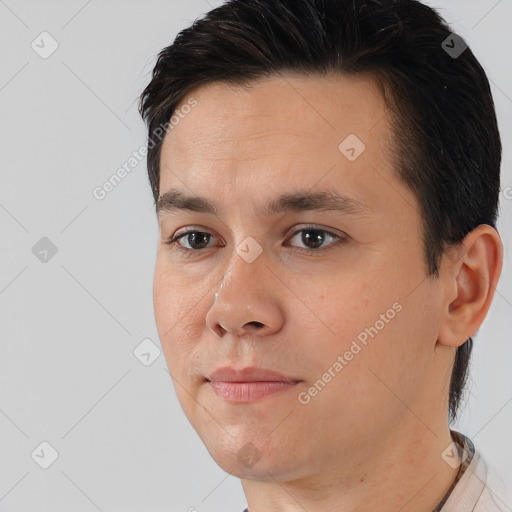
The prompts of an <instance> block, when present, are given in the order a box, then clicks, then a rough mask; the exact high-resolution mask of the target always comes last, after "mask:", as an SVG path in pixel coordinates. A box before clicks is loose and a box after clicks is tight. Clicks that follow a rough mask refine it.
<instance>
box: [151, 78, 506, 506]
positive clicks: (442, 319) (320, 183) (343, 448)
mask: <svg viewBox="0 0 512 512" xmlns="http://www.w3.org/2000/svg"><path fill="white" fill-rule="evenodd" d="M190 97H193V98H195V99H196V100H197V106H195V107H194V108H193V109H192V110H191V112H190V113H189V114H187V115H186V116H184V117H183V119H181V120H180V122H179V124H178V125H177V126H175V127H174V128H173V129H172V130H171V131H170V132H169V133H168V134H167V135H166V137H165V139H164V142H163V147H162V154H161V173H160V174H161V177H160V193H161V194H162V193H164V192H166V191H168V190H169V189H171V188H175V189H178V190H180V191H181V192H183V193H184V194H187V195H199V196H204V197H206V198H208V199H210V201H212V202H215V204H216V205H217V207H218V209H219V212H218V215H211V214H205V213H196V212H190V211H167V212H161V214H160V215H159V217H158V218H159V227H160V239H159V243H158V252H157V259H156V268H155V276H154V308H155V319H156V323H157V329H158V333H159V336H160V340H161V344H162V347H163V351H164V354H165V357H166V360H167V365H168V368H169V371H170V374H171V376H172V378H173V382H174V386H175V389H176V393H177V396H178V399H179V401H180V404H181V406H182V408H183V410H184V412H185V414H186V416H187V418H188V420H189V421H190V423H191V424H192V426H193V428H194V429H195V430H196V431H197V433H198V435H199V436H200V437H201V439H202V440H203V442H204V443H205V445H206V448H207V449H208V451H209V453H210V454H211V456H212V457H213V458H214V460H215V461H216V462H217V463H218V464H219V465H220V466H221V467H222V468H223V469H224V470H225V471H227V472H229V473H231V474H233V475H235V476H237V477H239V478H241V479H242V485H243V488H244V492H245V494H246V497H247V501H248V505H249V509H250V512H262V511H264V510H266V511H292V510H293V511H295V510H301V511H302V510H304V509H306V510H308V511H309V512H313V511H320V510H322V511H327V510H340V504H343V510H344V511H345V510H346V511H356V510H371V509H378V510H380V511H388V510H389V511H393V512H395V511H397V510H401V512H404V511H412V510H414V511H423V510H424V511H431V510H432V509H433V508H434V507H435V506H436V505H437V504H438V502H439V501H440V500H441V499H442V497H443V496H444V494H445V493H446V492H447V490H448V489H449V487H450V485H451V483H452V481H453V480H454V478H455V475H456V472H457V471H456V470H455V469H453V468H451V467H450V466H449V465H448V464H446V462H445V461H444V460H443V458H442V457H441V453H442V452H443V450H444V449H445V448H446V447H447V446H448V445H449V444H450V443H451V442H452V440H451V437H450V432H449V426H448V403H447V398H448V390H449V378H450V372H451V368H452V364H453V359H454V355H455V349H456V347H457V346H459V345H460V344H462V343H463V342H464V341H465V340H466V339H467V337H468V336H470V335H473V334H474V333H475V332H476V331H477V330H478V328H479V326H480V325H481V323H482V322H483V320H484V318H485V315H486V313H487V311H488V308H489V306H490V304H491V301H492V297H493V293H494V289H495V286H496V283H497V280H498V277H499V273H500V271H501V265H502V245H501V241H500V238H499V235H498V234H497V232H496V231H495V230H494V229H492V228H491V227H490V226H485V225H482V226H479V227H478V228H477V229H476V230H474V231H473V232H471V233H470V234H469V235H468V237H467V238H466V239H465V241H464V244H463V245H462V246H461V247H459V248H457V249H453V250H451V251H450V252H449V253H448V254H446V255H445V257H444V259H443V261H442V263H441V266H440V277H439V279H434V278H430V277H427V276H426V265H425V260H424V253H423V245H422V238H421V223H420V220H421V217H420V209H419V204H418V202H417V200H416V198H415V196H414V195H413V193H412V192H411V191H410V190H409V189H407V188H406V187H405V185H403V184H401V183H400V182H399V181H398V179H397V178H396V177H395V175H394V173H393V169H392V167H391V164H390V163H389V162H390V151H391V146H390V141H391V137H392V127H391V125H390V122H389V118H388V115H387V113H386V110H385V105H384V101H383V98H382V96H381V94H380V92H379V89H378V88H377V86H376V85H375V84H374V82H373V81H372V80H371V79H370V78H368V77H363V76H359V77H340V76H336V77H333V76H324V77H305V76H300V75H297V74H286V75H279V76H277V75H276V76H273V77H271V78H267V79H264V80H259V81H257V82H253V83H252V84H251V85H250V86H249V87H247V86H241V85H236V86H235V85H228V84H224V83H215V84H210V85H207V86H201V87H199V88H198V89H196V90H195V91H192V92H191V93H190V94H189V95H188V96H187V97H186V98H184V100H183V102H182V104H184V103H186V102H187V100H188V99H190ZM349 134H356V135H357V137H358V138H359V139H360V140H361V141H363V142H364V144H365V150H364V151H363V152H362V153H361V154H360V155H359V156H358V158H356V159H355V160H354V161H350V160H349V159H348V158H346V157H345V156H344V154H342V152H341V151H340V150H339V149H338V146H339V144H340V143H341V142H342V141H343V140H344V139H345V138H346V137H347V136H348V135H349ZM321 190H322V191H323V190H334V191H336V192H338V193H340V194H345V195H347V196H350V197H352V198H355V199H357V200H358V201H361V202H363V203H364V204H366V205H367V206H368V207H369V209H370V210H369V211H368V212H367V213H365V214H363V215H359V216H355V215H342V214H339V213H336V212H332V211H304V212H295V213H294V212H292V213H286V214H282V215H279V216H276V217H265V216H263V215H261V214H259V213H258V212H259V210H260V209H261V208H262V206H263V205H264V204H265V203H266V202H267V201H268V200H269V199H272V198H275V197H277V196H278V195H280V194H283V193H288V192H296V191H305V192H318V191H321ZM307 224H313V225H314V226H315V228H316V229H323V230H327V231H328V232H330V233H333V234H334V235H338V236H343V237H345V241H344V242H341V243H340V242H339V241H338V240H337V239H336V238H335V237H334V238H331V237H329V235H328V234H325V233H324V232H322V233H324V237H325V238H324V241H323V243H322V244H321V248H325V249H324V250H323V251H322V250H321V249H315V248H314V247H315V246H314V245H312V244H311V243H310V244H309V245H307V240H306V241H304V237H301V233H304V232H300V231H299V230H300V229H301V228H302V229H304V227H305V225H307ZM183 228H197V229H196V231H199V232H201V233H208V234H210V235H212V236H210V237H209V238H206V241H205V245H207V248H204V249H197V248H196V249H190V248H191V247H197V245H196V246H192V245H190V238H188V239H187V237H185V238H182V239H181V240H180V243H181V246H182V247H183V248H188V249H189V252H192V251H195V252H194V253H193V254H192V255H191V256H190V257H185V256H184V253H181V252H180V251H179V250H178V249H177V248H176V246H173V247H174V249H173V248H171V246H169V245H166V244H165V242H166V240H167V239H169V238H170V237H171V236H172V235H173V234H175V233H178V234H180V233H182V232H183V231H184V229H183ZM294 229H297V233H298V234H295V233H294V232H293V231H292V230H294ZM247 237H251V238H252V239H253V240H255V241H256V242H257V243H258V244H259V245H260V246H261V249H262V252H261V254H260V255H259V256H258V257H257V258H256V259H255V260H254V261H253V262H251V263H248V262H247V261H246V260H245V259H244V258H242V257H241V256H240V255H239V254H238V253H237V251H236V248H237V247H238V246H239V245H240V244H241V243H242V242H243V241H245V240H246V238H247ZM196 243H197V242H196ZM315 251H316V252H315ZM214 293H218V296H217V298H216V300H214ZM396 303H398V304H399V305H400V306H401V309H400V311H399V312H397V313H396V314H395V315H394V318H392V319H388V322H385V324H384V327H383V328H381V329H379V332H378V334H376V335H374V336H373V337H368V341H367V345H366V346H362V345H361V344H359V345H361V350H360V351H359V352H358V353H357V355H354V357H353V358H352V359H351V360H350V361H346V360H345V362H346V363H347V364H346V365H344V366H343V369H342V370H341V371H338V372H336V371H335V372H334V374H335V376H334V377H332V378H331V379H330V381H329V382H328V383H327V384H326V385H325V386H324V387H323V388H322V389H321V390H320V391H319V392H317V394H316V395H315V396H313V397H310V398H311V399H310V400H309V401H308V403H305V404H304V403H301V402H300V401H299V400H298V395H299V393H300V392H303V393H304V392H307V391H308V390H309V389H310V388H311V387H312V386H313V385H314V383H315V382H317V381H318V379H321V378H322V375H324V374H325V373H326V372H327V371H328V369H329V368H332V367H333V364H334V363H335V361H337V360H338V359H337V358H338V356H339V355H341V356H343V355H344V354H345V352H347V351H348V350H349V349H350V347H351V344H352V342H353V340H356V339H357V336H358V334H360V333H361V332H362V331H364V329H365V328H368V327H370V326H375V325H376V321H377V320H379V319H381V318H382V317H381V315H383V314H384V315H385V314H386V311H388V310H389V309H390V308H392V306H393V304H396ZM251 322H259V323H260V324H256V323H251ZM379 325H380V324H379ZM221 366H233V367H235V368H237V369H241V368H246V367H249V366H259V367H263V368H267V369H271V370H275V371H279V372H281V373H283V374H285V375H287V376H291V377H294V378H296V379H299V380H301V382H299V383H298V384H297V385H296V386H295V387H294V388H292V389H291V390H288V391H285V392H282V393H277V394H275V395H271V396H268V397H265V398H263V399H260V400H257V401H254V402H251V403H235V404H233V403H231V402H227V401H225V400H223V399H221V398H219V397H218V396H217V395H215V394H214V393H213V392H212V390H211V389H210V387H209V385H208V384H207V383H205V381H204V379H205V376H207V375H209V374H210V372H211V371H213V370H214V369H215V368H218V367H221ZM331 375H332V374H331ZM302 396H304V394H303V395H302ZM247 443H250V444H247ZM244 446H245V448H244ZM247 452H251V453H252V454H253V455H254V458H255V459H257V461H256V462H255V463H254V464H252V465H250V464H247V463H246V462H244V459H243V458H242V457H241V456H240V455H241V454H244V453H247Z"/></svg>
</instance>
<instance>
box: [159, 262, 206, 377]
mask: <svg viewBox="0 0 512 512" xmlns="http://www.w3.org/2000/svg"><path fill="white" fill-rule="evenodd" d="M177 277H178V276H177V273H176V272H174V271H170V270H168V269H165V268H163V266H162V265H159V264H157V266H156V269H155V275H154V279H153V308H154V314H155V322H156V327H157V331H158V335H159V339H160V343H161V345H162V349H163V351H164V354H165V357H166V359H167V363H168V366H169V368H170V369H172V370H175V371H183V367H182V365H181V364H180V363H181V361H182V360H183V358H185V357H186V356H187V354H188V353H189V352H190V350H191V348H192V347H193V346H194V343H195V342H197V339H198V337H199V336H200V332H201V331H197V330H198V329H202V326H204V315H205V313H204V307H205V302H204V301H206V300H208V294H207V293H206V292H205V291H202V290H201V289H198V288H197V287H195V286H194V285H193V284H192V285H191V284H189V283H184V282H181V281H180V280H179V279H177ZM205 294H206V297H205ZM201 315H202V321H201Z"/></svg>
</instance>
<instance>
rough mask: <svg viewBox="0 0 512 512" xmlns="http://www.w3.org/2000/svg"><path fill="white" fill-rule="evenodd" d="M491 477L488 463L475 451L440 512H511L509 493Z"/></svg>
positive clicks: (467, 443)
mask: <svg viewBox="0 0 512 512" xmlns="http://www.w3.org/2000/svg"><path fill="white" fill-rule="evenodd" d="M462 437H463V438H465V436H462ZM465 440H466V443H465V446H468V445H469V446H471V447H473V445H472V443H471V441H469V440H468V438H465ZM490 476H491V472H490V471H489V468H488V466H487V463H486V462H485V460H484V458H483V457H482V455H481V454H480V452H479V451H478V450H475V451H474V454H473V457H472V459H471V462H470V464H469V465H468V467H467V468H466V469H465V471H464V474H463V475H462V477H461V478H460V480H459V481H458V482H457V484H456V485H455V487H454V489H453V490H452V492H451V493H450V496H449V498H448V499H447V501H446V502H445V504H444V506H443V507H442V509H441V511H440V512H510V510H511V509H510V506H511V505H512V503H507V502H508V501H509V500H510V497H509V496H508V491H506V490H505V487H504V486H503V484H501V482H500V481H499V480H498V479H497V478H495V479H491V478H490ZM493 476H495V475H493ZM496 476H497V475H496Z"/></svg>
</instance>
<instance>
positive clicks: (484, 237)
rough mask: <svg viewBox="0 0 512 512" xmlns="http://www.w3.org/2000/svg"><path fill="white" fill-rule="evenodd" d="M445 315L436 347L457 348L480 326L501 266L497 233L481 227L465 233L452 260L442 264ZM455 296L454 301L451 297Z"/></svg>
mask: <svg viewBox="0 0 512 512" xmlns="http://www.w3.org/2000/svg"><path fill="white" fill-rule="evenodd" d="M446 262H447V264H448V266H449V267H450V268H448V270H447V272H446V273H445V275H444V276H443V279H446V281H447V283H446V287H445V289H446V290H447V291H448V290H449V291H450V293H447V294H446V299H445V302H444V304H445V306H444V307H445V312H444V314H443V318H442V321H441V325H440V331H439V336H438V343H439V344H440V345H444V346H449V347H459V346H461V345H462V344H463V343H465V341H466V340H467V339H468V338H469V337H470V336H473V335H474V334H475V333H476V332H477V331H478V329H479V328H480V325H481V324H482V323H483V321H484V319H485V317H486V315H487V312H488V311H489V308H490V306H491V303H492V299H493V297H494V292H495V290H496V285H497V282H498V279H499V276H500V273H501V268H502V263H503V246H502V243H501V239H500V236H499V234H498V232H497V231H496V230H495V229H494V228H492V227H491V226H488V225H487V224H481V225H480V226H478V227H477V228H475V229H474V230H473V231H471V232H470V233H468V235H467V236H466V238H465V239H464V241H463V245H462V248H461V249H460V251H459V252H458V257H457V258H456V259H455V260H449V259H447V260H446ZM454 295H455V297H454Z"/></svg>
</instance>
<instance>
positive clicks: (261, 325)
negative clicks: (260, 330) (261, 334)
mask: <svg viewBox="0 0 512 512" xmlns="http://www.w3.org/2000/svg"><path fill="white" fill-rule="evenodd" d="M249 323H250V324H251V325H254V326H255V327H263V324H262V323H261V322H256V321H254V322H249Z"/></svg>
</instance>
